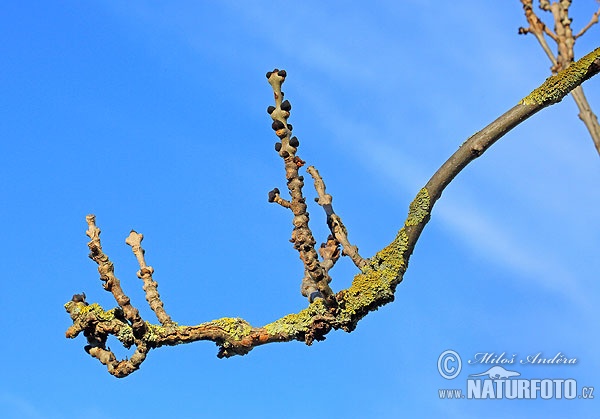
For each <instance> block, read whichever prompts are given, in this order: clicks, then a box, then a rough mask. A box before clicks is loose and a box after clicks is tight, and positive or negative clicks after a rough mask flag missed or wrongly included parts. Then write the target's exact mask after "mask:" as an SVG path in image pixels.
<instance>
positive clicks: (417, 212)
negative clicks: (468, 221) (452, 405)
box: [65, 48, 600, 377]
mask: <svg viewBox="0 0 600 419" xmlns="http://www.w3.org/2000/svg"><path fill="white" fill-rule="evenodd" d="M598 72H600V48H598V49H596V50H595V51H593V52H591V53H590V54H588V55H586V56H585V57H583V58H582V59H580V60H579V61H577V62H576V63H574V64H572V65H571V66H569V67H568V68H567V69H565V70H563V71H561V72H560V73H559V74H557V75H554V76H552V77H550V78H548V79H547V80H546V81H545V82H544V83H543V84H542V85H541V86H540V87H538V88H537V89H535V90H534V91H533V92H531V94H529V95H528V96H527V97H525V98H524V99H523V100H521V102H519V104H518V105H516V106H514V107H513V108H512V109H510V110H509V111H508V112H506V113H505V114H503V115H502V116H500V117H499V118H497V119H496V120H495V121H494V122H492V123H491V124H490V125H488V126H487V127H485V128H484V129H483V130H481V131H479V132H477V133H476V134H474V135H473V136H471V137H470V138H469V139H467V140H466V141H465V142H464V143H463V144H462V145H461V146H460V148H459V149H458V150H457V151H456V152H455V153H454V154H453V155H452V156H450V158H449V159H448V160H447V161H446V162H445V163H444V164H443V165H442V166H441V167H440V168H439V169H438V170H437V171H436V172H435V174H434V175H433V176H432V177H431V179H430V180H429V181H428V182H427V184H426V185H425V187H424V188H422V189H421V190H420V191H419V193H418V194H417V196H416V197H415V199H414V200H413V202H412V203H411V205H410V207H409V212H408V216H407V217H406V220H405V222H404V226H403V227H402V228H401V229H400V231H399V232H398V234H397V235H396V238H395V239H394V240H393V241H392V242H391V243H390V244H389V245H388V246H386V247H385V248H384V249H382V250H381V251H379V252H377V253H376V254H375V255H374V256H373V257H372V258H371V259H369V261H368V263H367V264H366V265H365V266H364V267H363V269H362V271H361V273H359V274H358V275H356V276H355V277H354V280H353V281H352V285H351V286H350V287H349V288H348V289H346V290H343V291H340V292H339V293H338V294H336V295H335V299H336V303H337V305H336V306H335V307H331V306H329V305H327V304H326V303H325V301H324V300H323V299H320V298H319V299H316V300H315V301H314V302H313V303H311V304H310V305H309V306H308V307H307V308H306V309H304V310H302V311H301V312H299V313H296V314H288V315H287V316H284V317H282V318H280V319H279V320H276V321H274V322H272V323H270V324H268V325H266V326H264V327H252V326H251V325H250V324H249V323H248V322H246V321H244V320H242V319H239V318H228V317H225V318H221V319H218V320H213V321H210V322H207V323H202V324H200V325H197V326H177V325H171V326H169V327H164V326H161V325H151V324H147V331H146V333H145V334H144V335H143V336H142V337H136V336H135V333H134V329H133V327H132V324H131V322H129V321H128V319H129V318H131V315H127V316H124V315H123V312H124V311H125V307H128V305H127V304H123V305H121V304H120V307H121V308H122V309H121V308H117V309H112V310H108V311H105V310H103V309H102V307H100V306H99V305H98V304H90V305H87V304H86V303H85V301H83V300H84V298H83V295H75V296H73V300H72V301H69V302H68V303H67V304H65V308H66V310H67V312H68V313H69V314H70V316H71V319H72V320H73V325H72V326H71V327H69V329H68V330H67V337H68V338H74V337H76V336H77V335H78V334H80V333H82V332H83V333H84V335H85V336H86V337H87V338H88V342H92V343H93V345H91V347H90V346H88V347H87V349H88V352H89V353H90V354H91V355H92V356H93V357H95V358H97V359H99V360H100V362H101V363H103V364H104V365H106V366H107V367H108V371H109V372H110V373H111V374H113V375H114V376H116V377H124V376H126V375H128V374H130V373H131V372H133V371H135V370H136V369H137V368H138V367H139V365H140V364H141V362H142V361H143V360H144V359H145V358H146V354H147V352H148V351H149V350H150V349H152V348H158V347H161V346H172V345H178V344H183V343H189V342H195V341H198V340H209V341H212V342H215V343H216V344H217V345H218V346H219V348H220V349H219V353H218V356H219V357H230V356H234V355H244V354H246V353H248V352H249V351H250V350H252V349H253V348H254V347H257V346H260V345H264V344H267V343H270V342H288V341H292V340H298V341H304V342H305V343H307V344H309V345H310V344H311V343H312V342H313V341H315V340H323V339H324V338H325V335H326V334H327V333H329V331H331V330H332V329H342V330H345V331H352V330H354V328H355V327H356V324H357V323H358V322H359V321H360V320H361V319H362V318H363V317H364V316H366V315H367V314H368V313H369V312H370V311H373V310H376V309H377V308H378V307H381V306H383V305H384V304H387V303H389V302H391V301H393V299H394V292H395V290H396V286H397V285H398V284H399V283H400V282H401V281H402V279H403V277H404V273H405V272H406V269H407V267H408V261H409V259H410V256H411V254H412V252H413V250H414V248H415V245H416V243H417V241H418V239H419V236H420V234H421V232H422V231H423V229H424V227H425V225H426V224H427V222H428V221H429V219H430V216H431V211H432V209H433V206H434V204H435V202H436V201H437V200H438V199H439V198H440V196H441V194H442V191H443V190H444V188H445V187H446V186H447V185H448V184H449V183H450V182H451V181H452V179H454V178H455V177H456V175H458V173H459V172H460V171H461V170H462V169H463V168H465V167H466V166H467V165H468V164H469V163H470V162H471V161H473V160H475V159H476V158H477V157H479V156H481V155H482V154H483V153H484V152H485V151H486V150H487V149H489V147H490V146H491V145H492V144H494V143H495V142H496V141H497V140H498V139H500V138H501V137H502V136H504V135H505V134H506V133H507V132H509V131H510V130H511V129H512V128H514V127H516V126H517V125H519V124H520V123H522V122H523V121H525V120H526V119H528V118H529V117H530V116H532V115H534V114H535V113H537V112H539V111H540V110H541V109H543V108H545V107H547V106H550V105H552V104H554V103H557V102H559V101H561V100H562V99H563V98H564V96H565V95H567V94H568V93H569V92H570V91H572V90H573V89H574V88H576V87H577V86H579V85H580V84H581V83H582V82H583V81H585V80H587V79H589V78H590V77H593V76H594V75H596V74H597V73H598ZM93 220H94V217H93V216H88V224H89V225H90V229H89V230H88V232H89V233H88V235H90V237H92V242H93V243H92V242H90V243H91V244H90V249H92V254H93V255H94V257H93V259H94V260H99V270H100V265H101V266H103V268H102V270H101V277H102V278H103V280H104V281H106V282H107V283H112V285H113V287H114V284H115V281H114V280H113V279H112V278H111V277H110V275H109V274H107V271H110V272H112V269H108V268H104V267H105V266H107V265H110V266H112V264H110V262H109V261H108V258H107V257H106V256H105V255H104V254H103V253H102V251H101V248H100V243H99V238H98V236H99V234H100V233H99V229H97V227H95V224H94V221H93ZM96 242H97V243H96ZM115 279H116V278H115ZM107 335H114V336H115V337H116V338H117V339H118V340H119V341H121V343H122V344H123V345H124V346H125V347H126V348H129V347H131V346H132V345H136V352H135V353H134V355H133V356H132V357H131V359H130V360H124V361H117V360H116V359H115V358H114V354H112V352H110V350H107V349H106V348H105V347H104V345H105V343H106V337H107Z"/></svg>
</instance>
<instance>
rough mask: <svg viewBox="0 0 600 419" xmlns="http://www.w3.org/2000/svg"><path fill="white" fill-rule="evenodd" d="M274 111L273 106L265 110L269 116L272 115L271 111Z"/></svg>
mask: <svg viewBox="0 0 600 419" xmlns="http://www.w3.org/2000/svg"><path fill="white" fill-rule="evenodd" d="M274 110H275V106H269V107H268V108H267V113H268V114H269V115H271V114H272V113H273V111H274Z"/></svg>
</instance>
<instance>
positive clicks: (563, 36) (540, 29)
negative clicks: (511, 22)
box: [519, 0, 600, 154]
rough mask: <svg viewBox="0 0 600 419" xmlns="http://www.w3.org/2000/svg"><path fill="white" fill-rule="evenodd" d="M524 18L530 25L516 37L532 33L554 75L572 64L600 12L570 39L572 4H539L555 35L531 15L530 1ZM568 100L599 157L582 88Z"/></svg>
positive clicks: (544, 0) (599, 137)
mask: <svg viewBox="0 0 600 419" xmlns="http://www.w3.org/2000/svg"><path fill="white" fill-rule="evenodd" d="M521 3H522V4H523V11H524V12H525V18H526V19H527V22H528V23H529V27H528V28H519V34H527V33H532V34H534V35H535V37H536V39H537V40H538V42H539V44H540V46H541V47H542V49H543V50H544V52H545V53H546V55H547V56H548V58H549V59H550V62H551V63H552V67H551V70H552V73H554V74H556V73H558V72H559V71H561V70H564V69H566V68H567V67H569V66H570V65H571V63H572V62H573V60H574V57H575V53H574V46H575V41H576V39H578V38H579V37H580V36H582V35H583V34H584V33H586V32H587V30H588V29H589V28H590V27H592V26H593V25H594V24H595V23H597V22H598V15H599V13H600V9H599V10H598V11H596V12H595V13H594V14H593V15H592V18H591V20H590V22H589V23H588V24H587V25H586V26H585V27H584V28H583V29H582V30H581V31H580V32H579V33H578V34H577V35H573V30H572V29H571V21H572V19H571V18H570V17H569V8H570V7H571V0H562V1H553V2H550V1H548V0H540V9H542V10H544V11H547V12H550V13H552V17H553V19H554V32H552V31H551V30H550V29H549V28H548V27H547V26H546V25H545V24H544V23H543V22H542V20H541V19H540V18H539V17H538V16H537V15H536V13H535V12H534V11H533V0H521ZM544 34H546V35H548V36H549V37H550V38H551V39H552V40H553V41H554V42H555V43H556V46H557V49H558V54H556V55H555V54H554V53H553V52H552V50H551V49H550V47H549V45H548V43H547V41H546V38H545V36H544ZM571 96H572V97H573V100H574V101H575V104H576V105H577V108H578V109H579V114H578V117H579V119H580V120H581V121H582V122H583V123H584V124H585V127H586V128H587V130H588V132H589V133H590V136H591V137H592V141H593V143H594V146H595V148H596V151H597V152H598V154H600V124H599V123H598V117H597V116H596V114H595V113H594V112H593V111H592V107H591V106H590V104H589V102H588V100H587V98H586V96H585V93H584V91H583V88H582V87H581V86H578V87H577V88H575V89H573V91H572V92H571Z"/></svg>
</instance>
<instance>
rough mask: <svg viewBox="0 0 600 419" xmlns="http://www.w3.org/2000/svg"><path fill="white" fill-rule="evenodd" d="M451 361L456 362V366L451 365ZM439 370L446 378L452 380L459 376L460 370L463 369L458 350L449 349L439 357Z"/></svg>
mask: <svg viewBox="0 0 600 419" xmlns="http://www.w3.org/2000/svg"><path fill="white" fill-rule="evenodd" d="M450 363H456V366H454V365H449V364H450ZM437 367H438V372H439V373H440V375H441V376H442V377H444V378H445V379H446V380H452V379H454V378H456V377H458V374H460V370H461V369H462V360H461V359H460V356H459V355H458V353H457V352H456V351H453V350H451V349H448V350H447V351H444V352H442V354H441V355H440V356H439V358H438V363H437Z"/></svg>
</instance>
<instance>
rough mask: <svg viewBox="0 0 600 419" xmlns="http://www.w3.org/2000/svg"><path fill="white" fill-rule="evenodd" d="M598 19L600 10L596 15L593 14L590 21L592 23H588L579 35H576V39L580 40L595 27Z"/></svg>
mask: <svg viewBox="0 0 600 419" xmlns="http://www.w3.org/2000/svg"><path fill="white" fill-rule="evenodd" d="M598 17H600V8H599V9H598V10H597V11H596V13H593V14H592V18H591V19H590V21H589V22H588V24H587V25H585V26H584V27H583V28H582V29H581V30H580V31H579V33H578V34H577V35H575V39H577V38H579V37H580V36H582V35H583V34H584V33H586V32H587V30H588V29H589V28H591V27H592V26H594V25H595V24H596V23H598Z"/></svg>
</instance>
